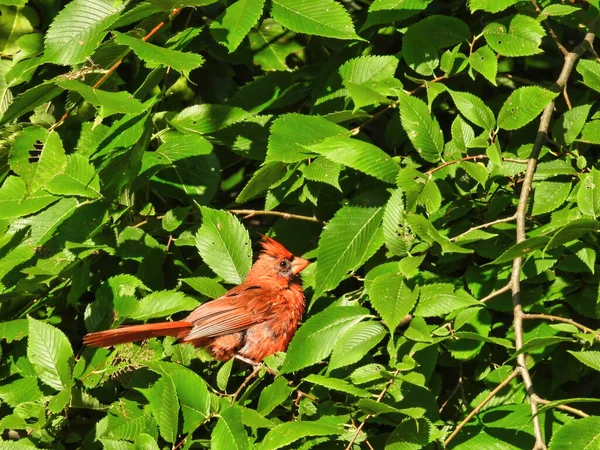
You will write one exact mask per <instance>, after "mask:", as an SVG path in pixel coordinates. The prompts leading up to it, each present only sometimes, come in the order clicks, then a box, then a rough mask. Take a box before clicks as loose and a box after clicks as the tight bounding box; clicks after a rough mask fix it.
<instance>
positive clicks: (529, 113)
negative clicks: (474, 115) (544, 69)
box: [498, 86, 557, 130]
mask: <svg viewBox="0 0 600 450" xmlns="http://www.w3.org/2000/svg"><path fill="white" fill-rule="evenodd" d="M556 95H557V94H556V93H554V92H552V91H549V90H547V89H543V88H541V87H538V86H525V87H521V88H518V89H515V90H514V91H513V92H512V93H511V94H510V96H509V97H508V99H507V100H506V101H505V102H504V105H502V108H501V109H500V112H499V113H498V127H499V128H502V129H504V130H517V129H519V128H521V127H524V126H525V125H527V124H528V123H529V122H531V121H532V120H533V119H535V118H536V117H537V116H538V115H539V114H540V113H541V112H542V111H543V110H544V108H545V107H546V105H548V103H550V102H551V101H552V99H554V97H556Z"/></svg>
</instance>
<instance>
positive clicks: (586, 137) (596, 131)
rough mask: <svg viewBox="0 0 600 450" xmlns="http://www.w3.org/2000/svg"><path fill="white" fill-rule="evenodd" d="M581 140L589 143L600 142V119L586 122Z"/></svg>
mask: <svg viewBox="0 0 600 450" xmlns="http://www.w3.org/2000/svg"><path fill="white" fill-rule="evenodd" d="M580 140H581V141H582V142H586V143H589V144H600V120H592V121H591V122H588V123H586V124H585V126H584V127H583V131H582V133H581V139H580Z"/></svg>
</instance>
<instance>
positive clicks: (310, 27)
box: [271, 0, 362, 40]
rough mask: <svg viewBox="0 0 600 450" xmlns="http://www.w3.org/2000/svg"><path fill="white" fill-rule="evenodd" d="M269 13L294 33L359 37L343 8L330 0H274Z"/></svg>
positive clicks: (341, 37) (340, 37)
mask: <svg viewBox="0 0 600 450" xmlns="http://www.w3.org/2000/svg"><path fill="white" fill-rule="evenodd" d="M271 16H272V17H273V19H275V20H276V21H277V22H279V23H280V24H281V25H283V26H284V27H286V28H288V29H290V30H292V31H295V32H297V33H305V34H312V35H316V36H323V37H329V38H336V39H359V40H362V39H361V38H360V36H358V35H357V34H356V32H355V31H354V26H353V25H352V20H351V19H350V16H349V15H348V12H347V11H346V10H345V8H344V7H343V6H342V5H341V4H339V3H336V2H335V1H333V0H320V1H318V2H314V1H312V0H273V2H272V7H271Z"/></svg>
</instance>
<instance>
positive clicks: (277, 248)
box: [249, 235, 310, 280]
mask: <svg viewBox="0 0 600 450" xmlns="http://www.w3.org/2000/svg"><path fill="white" fill-rule="evenodd" d="M260 244H261V246H262V251H261V252H260V256H259V257H258V261H256V263H255V264H254V266H253V267H252V271H251V274H252V275H254V273H253V272H255V273H256V272H258V274H260V275H269V276H276V277H277V278H284V279H286V280H292V279H294V278H295V277H296V276H297V275H298V274H299V273H300V272H302V271H303V270H304V269H305V268H306V266H308V265H309V264H310V261H308V260H306V259H304V258H300V257H299V256H294V255H293V254H292V253H291V252H290V251H289V250H288V249H287V248H285V247H284V246H283V245H281V244H280V243H279V242H277V241H276V240H275V239H272V238H270V237H268V236H264V235H263V237H262V241H261V243H260ZM249 276H250V274H249Z"/></svg>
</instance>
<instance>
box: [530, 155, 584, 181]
mask: <svg viewBox="0 0 600 450" xmlns="http://www.w3.org/2000/svg"><path fill="white" fill-rule="evenodd" d="M560 175H569V176H573V175H577V172H576V171H575V169H573V166H572V165H571V162H569V161H564V160H561V159H554V160H552V161H544V162H541V163H539V164H538V166H537V168H536V170H535V175H534V176H533V179H534V181H538V180H546V179H548V178H552V177H556V176H560Z"/></svg>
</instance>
